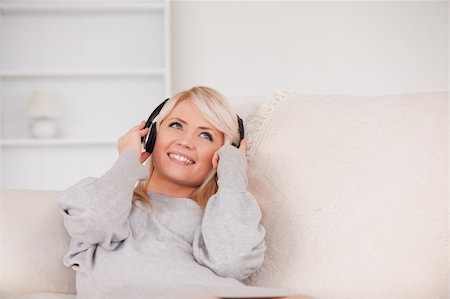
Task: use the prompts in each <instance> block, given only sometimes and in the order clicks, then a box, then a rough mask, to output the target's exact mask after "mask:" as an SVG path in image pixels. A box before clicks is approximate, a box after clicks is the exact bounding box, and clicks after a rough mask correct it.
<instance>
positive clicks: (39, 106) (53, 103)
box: [26, 90, 60, 118]
mask: <svg viewBox="0 0 450 299" xmlns="http://www.w3.org/2000/svg"><path fill="white" fill-rule="evenodd" d="M26 115H27V116H28V117H30V118H39V117H50V118H51V117H58V116H59V115H60V103H59V97H58V95H57V94H56V93H55V92H54V91H52V90H35V91H34V92H33V94H32V95H31V97H30V100H29V102H28V106H27V110H26Z"/></svg>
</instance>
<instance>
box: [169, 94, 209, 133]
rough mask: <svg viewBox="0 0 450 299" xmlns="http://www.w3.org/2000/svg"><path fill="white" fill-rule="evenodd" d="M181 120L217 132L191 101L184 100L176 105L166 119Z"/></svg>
mask: <svg viewBox="0 0 450 299" xmlns="http://www.w3.org/2000/svg"><path fill="white" fill-rule="evenodd" d="M171 118H179V119H181V120H184V121H185V122H187V123H188V124H189V125H192V126H195V127H209V128H211V129H214V130H217V129H216V128H215V127H214V126H213V125H212V124H211V123H210V122H209V121H208V120H207V119H206V118H205V117H204V116H203V114H202V113H201V112H200V111H199V110H198V108H197V107H196V106H195V105H194V104H193V103H192V102H191V101H190V100H182V101H179V102H178V103H176V104H175V106H174V107H173V109H172V111H170V113H169V114H168V115H167V117H166V119H171Z"/></svg>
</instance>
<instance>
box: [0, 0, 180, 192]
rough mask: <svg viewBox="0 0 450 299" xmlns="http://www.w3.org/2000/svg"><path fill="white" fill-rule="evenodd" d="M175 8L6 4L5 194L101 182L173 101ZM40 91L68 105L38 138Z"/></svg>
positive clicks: (2, 84)
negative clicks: (121, 143)
mask: <svg viewBox="0 0 450 299" xmlns="http://www.w3.org/2000/svg"><path fill="white" fill-rule="evenodd" d="M169 5H170V3H169V1H144V0H141V1H133V0H130V1H127V0H123V1H107V0H102V1H75V0H74V1H67V0H59V1H40V0H34V1H20V0H15V1H2V0H0V118H1V119H0V129H1V132H0V134H1V135H0V168H1V173H0V184H1V185H0V186H1V187H2V188H28V189H57V190H58V189H64V188H66V187H68V186H69V185H71V184H73V183H75V182H76V181H77V180H79V179H80V178H82V177H86V176H98V175H101V174H102V173H104V172H105V171H106V170H107V169H109V168H110V167H111V165H112V164H113V163H114V161H115V160H116V158H117V151H116V140H117V138H118V137H119V136H121V135H122V134H123V133H125V132H126V131H127V130H128V129H129V128H131V127H132V126H134V125H135V124H137V123H138V122H139V121H140V120H145V119H146V118H147V117H148V115H149V114H150V112H151V111H152V110H153V109H154V107H155V106H156V105H157V104H159V103H160V102H161V101H162V100H163V99H165V98H166V97H168V96H170V94H171V90H170V28H169V24H170V20H169V15H170V11H169V10H170V6H169ZM35 90H52V91H54V92H55V93H56V94H57V95H58V97H59V102H60V116H59V117H58V118H57V126H58V128H59V134H58V136H57V137H56V138H50V139H36V138H32V137H31V133H30V120H29V119H28V118H27V116H26V114H25V111H26V107H27V104H28V102H29V99H30V96H31V94H32V93H33V92H34V91H35Z"/></svg>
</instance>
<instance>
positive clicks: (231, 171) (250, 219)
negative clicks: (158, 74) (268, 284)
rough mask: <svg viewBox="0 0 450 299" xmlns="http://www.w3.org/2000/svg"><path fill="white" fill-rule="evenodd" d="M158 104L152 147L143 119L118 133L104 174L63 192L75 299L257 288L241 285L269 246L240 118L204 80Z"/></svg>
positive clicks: (65, 260) (253, 270)
mask: <svg viewBox="0 0 450 299" xmlns="http://www.w3.org/2000/svg"><path fill="white" fill-rule="evenodd" d="M162 105H163V106H162V108H161V107H160V108H161V111H160V112H159V115H158V117H157V121H156V123H155V125H154V126H155V128H156V132H157V133H156V137H155V139H156V140H155V141H154V143H153V144H151V145H149V144H148V143H147V144H146V145H145V148H146V149H147V150H148V151H149V152H147V151H143V150H142V144H141V142H142V139H146V138H145V137H146V136H147V135H149V128H148V127H147V126H146V125H145V122H141V123H139V124H138V125H137V126H135V127H134V128H132V129H131V130H130V131H129V132H128V133H126V134H125V135H124V136H122V137H121V138H120V139H119V141H118V152H119V157H118V159H117V161H116V163H115V164H114V165H113V167H112V168H111V169H110V170H109V171H107V172H106V173H105V174H104V175H103V176H101V177H100V178H86V179H83V180H81V181H80V182H78V183H77V184H75V185H74V186H72V187H70V188H68V189H67V190H66V191H65V192H63V195H62V197H61V200H60V207H61V209H62V210H63V215H64V223H65V226H66V229H67V231H68V232H69V234H70V236H71V243H70V248H69V251H68V253H67V254H66V256H65V257H64V264H65V265H66V266H70V267H72V268H73V269H74V270H75V271H76V274H77V292H78V298H101V297H105V296H107V297H111V295H114V294H120V293H122V294H128V295H130V292H129V291H130V290H133V291H134V292H135V293H134V294H143V295H146V296H150V297H148V298H151V297H152V295H151V294H156V293H152V292H156V290H158V292H159V293H162V294H167V298H171V297H172V298H175V297H173V296H174V293H173V292H172V291H174V290H177V291H180V290H182V292H183V294H184V295H190V294H198V293H199V290H201V292H203V294H205V295H206V294H213V295H218V296H225V295H221V294H223V292H225V294H226V292H228V291H229V290H233V291H234V292H236V291H238V293H239V290H242V292H243V293H245V292H248V291H249V290H250V289H251V291H254V290H253V289H258V291H256V292H254V294H256V295H258V294H259V293H258V292H260V291H262V288H251V287H246V286H245V285H244V284H243V283H242V282H241V280H243V279H245V278H246V277H248V276H249V275H250V274H252V273H254V272H255V271H256V270H257V269H258V268H259V267H260V266H261V265H262V263H263V260H264V252H265V250H266V245H265V242H264V234H265V231H264V228H263V226H262V225H261V224H260V221H261V211H260V209H259V206H258V203H257V201H256V200H255V198H254V197H253V196H252V195H251V194H250V193H249V192H247V177H246V158H245V150H246V143H245V141H244V140H241V138H240V137H241V136H240V133H241V134H242V133H243V132H242V130H239V125H238V117H237V116H236V114H235V113H234V112H233V111H232V110H231V108H230V106H229V104H228V103H227V102H226V100H225V98H224V97H223V95H221V94H220V93H219V92H218V91H216V90H214V89H211V88H207V87H194V88H192V89H190V90H187V91H183V92H180V93H178V94H176V95H175V96H174V97H173V98H171V99H169V100H168V101H167V102H165V103H163V104H162ZM147 125H150V124H147ZM154 133H155V132H152V135H154ZM148 138H150V137H147V139H148ZM144 143H145V141H144ZM150 143H151V142H150ZM232 143H234V144H236V145H237V144H239V145H240V146H239V148H237V147H235V146H232V145H231V144H232ZM150 152H151V153H150ZM145 161H147V166H144V165H143V164H142V163H144V162H145ZM138 181H139V183H138V184H137V185H136V182H138ZM124 290H125V291H124ZM136 290H138V291H137V292H136ZM171 292H172V295H169V294H170V293H171ZM106 294H107V295H106ZM133 296H134V295H133ZM176 296H178V298H179V294H178V295H176Z"/></svg>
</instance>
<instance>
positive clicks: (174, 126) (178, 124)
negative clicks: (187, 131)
mask: <svg viewBox="0 0 450 299" xmlns="http://www.w3.org/2000/svg"><path fill="white" fill-rule="evenodd" d="M169 127H170V128H174V129H178V130H180V129H182V128H183V126H182V125H181V124H180V123H179V122H176V121H174V122H172V123H170V124H169Z"/></svg>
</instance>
